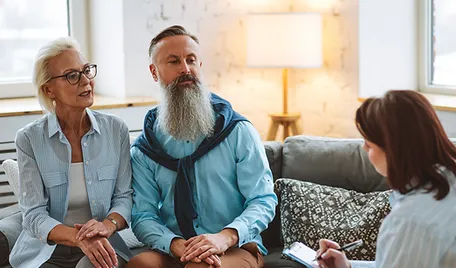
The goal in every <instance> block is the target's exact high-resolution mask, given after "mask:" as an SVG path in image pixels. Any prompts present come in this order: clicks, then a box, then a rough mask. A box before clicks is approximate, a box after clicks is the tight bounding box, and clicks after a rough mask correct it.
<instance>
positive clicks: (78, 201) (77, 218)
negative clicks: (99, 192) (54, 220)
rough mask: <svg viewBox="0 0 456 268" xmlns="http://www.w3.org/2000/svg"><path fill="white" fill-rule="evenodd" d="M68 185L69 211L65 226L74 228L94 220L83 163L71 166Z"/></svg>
mask: <svg viewBox="0 0 456 268" xmlns="http://www.w3.org/2000/svg"><path fill="white" fill-rule="evenodd" d="M68 183H69V184H70V185H69V187H68V194H69V198H68V211H67V214H66V216H65V219H64V220H63V224H65V225H66V226H70V227H73V226H74V224H75V223H81V224H84V223H86V222H87V221H89V220H90V219H92V213H91V211H90V205H89V197H88V196H87V188H86V181H85V176H84V166H83V163H72V164H71V166H70V170H69V175H68Z"/></svg>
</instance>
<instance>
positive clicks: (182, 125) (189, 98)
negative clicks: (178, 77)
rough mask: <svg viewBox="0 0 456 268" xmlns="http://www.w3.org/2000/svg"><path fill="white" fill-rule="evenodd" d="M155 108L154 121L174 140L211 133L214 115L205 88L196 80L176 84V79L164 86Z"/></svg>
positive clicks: (193, 138)
mask: <svg viewBox="0 0 456 268" xmlns="http://www.w3.org/2000/svg"><path fill="white" fill-rule="evenodd" d="M160 85H161V88H162V91H163V96H162V98H161V99H162V100H161V104H160V106H159V108H158V116H157V120H158V122H157V124H158V127H159V128H160V129H161V130H162V131H163V132H165V133H167V134H169V135H171V136H172V137H173V138H175V139H176V140H188V141H193V142H194V141H196V140H197V139H199V138H201V137H209V136H211V135H212V134H213V132H214V125H215V118H214V111H213V108H212V104H211V102H210V93H209V91H208V90H207V89H206V88H205V87H203V86H201V84H200V83H199V82H196V83H193V84H190V85H188V86H179V85H178V84H177V83H176V82H173V83H171V84H169V85H168V86H164V85H163V84H161V83H160Z"/></svg>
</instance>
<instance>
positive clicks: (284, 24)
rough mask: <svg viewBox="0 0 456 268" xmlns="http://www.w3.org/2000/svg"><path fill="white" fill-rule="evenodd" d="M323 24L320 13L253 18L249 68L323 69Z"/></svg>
mask: <svg viewBox="0 0 456 268" xmlns="http://www.w3.org/2000/svg"><path fill="white" fill-rule="evenodd" d="M321 21H322V19H321V15H320V14H318V13H269V14H250V15H249V16H248V17H247V21H246V22H247V23H246V30H247V66H248V67H262V68H269V67H271V68H318V67H321V65H322V22H321Z"/></svg>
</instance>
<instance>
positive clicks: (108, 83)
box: [89, 0, 131, 97]
mask: <svg viewBox="0 0 456 268" xmlns="http://www.w3.org/2000/svg"><path fill="white" fill-rule="evenodd" d="M89 4H90V6H89V8H90V33H89V34H90V50H91V59H92V62H95V63H97V64H98V74H97V79H96V83H97V86H96V89H95V90H96V92H97V93H98V94H102V95H107V96H116V97H124V96H126V95H127V94H126V91H125V88H126V86H127V85H128V84H127V80H126V79H127V76H125V73H126V65H125V62H126V57H129V55H128V53H127V52H128V51H127V50H126V46H125V43H127V39H125V32H126V28H125V27H124V14H125V13H124V1H123V0H96V1H89ZM128 16H129V17H130V16H131V15H128Z"/></svg>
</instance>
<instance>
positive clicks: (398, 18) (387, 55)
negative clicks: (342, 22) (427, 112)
mask: <svg viewBox="0 0 456 268" xmlns="http://www.w3.org/2000/svg"><path fill="white" fill-rule="evenodd" d="M417 2H418V1H417V0H400V1H398V0H382V1H363V0H360V1H359V43H360V45H359V97H360V98H368V97H370V96H379V95H381V94H382V93H384V92H385V91H387V90H389V89H412V90H417V89H418V58H417V57H418V45H417V44H418V43H417V42H418V7H417Z"/></svg>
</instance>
